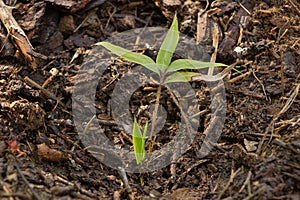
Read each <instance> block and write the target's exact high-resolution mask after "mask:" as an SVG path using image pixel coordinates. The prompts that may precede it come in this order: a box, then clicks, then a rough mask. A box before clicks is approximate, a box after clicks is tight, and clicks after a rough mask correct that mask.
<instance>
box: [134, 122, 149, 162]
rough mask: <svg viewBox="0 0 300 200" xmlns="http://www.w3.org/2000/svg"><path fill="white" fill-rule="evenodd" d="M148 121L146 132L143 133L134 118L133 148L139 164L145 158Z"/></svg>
mask: <svg viewBox="0 0 300 200" xmlns="http://www.w3.org/2000/svg"><path fill="white" fill-rule="evenodd" d="M147 127H148V123H146V125H145V128H144V132H143V135H142V132H141V129H140V128H139V125H138V123H137V121H136V118H134V123H133V129H132V140H133V149H134V154H135V159H136V163H137V164H138V165H139V164H141V163H142V162H143V160H144V159H145V138H146V133H147Z"/></svg>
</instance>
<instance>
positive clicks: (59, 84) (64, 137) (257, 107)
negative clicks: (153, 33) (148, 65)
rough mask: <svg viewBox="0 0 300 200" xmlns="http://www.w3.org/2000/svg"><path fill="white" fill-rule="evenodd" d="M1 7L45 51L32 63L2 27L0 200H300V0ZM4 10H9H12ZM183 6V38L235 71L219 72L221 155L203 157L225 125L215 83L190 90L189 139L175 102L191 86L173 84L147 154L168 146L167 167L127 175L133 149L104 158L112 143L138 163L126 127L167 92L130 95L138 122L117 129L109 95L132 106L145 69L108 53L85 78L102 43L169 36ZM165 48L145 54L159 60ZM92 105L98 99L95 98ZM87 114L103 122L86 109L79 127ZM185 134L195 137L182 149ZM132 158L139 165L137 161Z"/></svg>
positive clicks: (57, 1)
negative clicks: (126, 36)
mask: <svg viewBox="0 0 300 200" xmlns="http://www.w3.org/2000/svg"><path fill="white" fill-rule="evenodd" d="M3 2H4V3H5V4H6V5H8V6H11V7H5V9H8V10H9V12H12V15H11V17H13V18H14V19H15V20H16V23H17V24H18V25H19V26H20V28H21V29H22V30H23V31H24V33H25V34H26V36H27V37H28V41H29V42H30V43H31V45H32V47H33V48H34V51H35V52H36V53H38V54H33V57H34V61H32V60H31V61H28V57H30V55H31V54H27V55H26V54H25V55H24V49H20V45H19V46H18V45H16V44H17V42H16V41H21V38H19V39H18V38H16V37H14V34H15V32H13V31H11V32H10V33H8V32H7V28H6V26H5V23H4V22H3V21H2V23H1V24H0V44H1V53H0V198H1V199H7V200H8V199H9V200H10V199H116V200H118V199H292V200H296V199H300V95H299V89H300V83H299V79H300V63H299V61H300V58H299V57H300V4H299V2H298V1H296V0H284V1H277V0H267V1H260V0H257V1H250V0H241V1H231V0H227V1H212V0H207V1H182V0H174V1H158V0H153V1H151V0H147V1H140V0H132V1H126V0H106V1H105V0H96V1H90V0H78V1H73V0H69V1H61V0H44V1H36V0H33V1H27V0H23V1H19V0H15V1H13V0H6V1H3ZM11 8H12V9H11ZM0 9H1V13H0V15H1V16H3V15H4V11H3V9H4V8H3V7H1V8H0ZM175 12H177V16H178V20H179V29H180V31H181V33H183V34H185V35H187V36H189V37H190V38H194V39H195V41H196V42H197V43H198V44H199V45H201V47H203V48H202V49H205V53H206V54H207V55H208V58H209V59H210V57H212V58H213V59H214V58H215V59H216V62H222V63H225V64H227V65H232V64H234V65H235V66H236V67H235V68H236V70H231V71H230V72H228V73H227V74H226V75H225V76H224V78H223V84H224V87H225V97H226V109H225V110H226V113H224V114H226V115H225V118H224V126H223V127H222V130H221V135H220V137H219V138H218V141H217V143H216V144H213V148H212V149H211V151H210V152H209V153H208V154H206V155H205V156H201V155H199V150H200V149H201V146H203V145H206V144H205V138H206V136H207V134H211V133H212V132H214V131H218V130H216V129H214V127H217V126H218V124H217V123H215V124H214V119H216V117H218V116H215V115H214V112H212V111H214V109H215V108H214V104H212V102H214V98H213V97H211V95H210V94H211V92H212V90H213V88H214V87H217V86H218V85H214V87H212V88H210V87H208V85H207V84H206V83H205V81H197V82H195V81H190V82H189V83H188V84H189V86H190V88H191V91H186V90H184V91H185V93H184V94H183V96H188V95H190V93H191V92H192V93H194V98H195V101H196V104H197V105H198V106H195V107H193V106H191V105H190V104H188V105H187V108H188V110H190V111H193V112H195V113H196V115H195V116H197V124H198V125H197V127H196V131H195V133H193V134H192V135H191V134H190V133H189V131H181V132H180V131H178V130H181V129H179V128H178V127H179V125H178V124H180V123H182V121H181V120H182V118H184V114H183V113H181V112H180V111H181V106H180V105H178V104H177V103H176V101H177V100H178V99H177V98H176V95H175V96H174V94H178V92H180V91H181V90H182V88H181V86H180V85H179V86H178V87H176V89H175V90H174V91H170V90H169V89H168V88H166V87H163V89H162V91H161V98H160V100H159V103H160V106H159V116H158V119H159V120H158V121H160V122H163V123H161V125H160V126H158V127H156V129H158V130H157V132H158V134H156V136H155V137H154V138H155V139H154V138H153V139H152V140H151V141H150V137H148V139H147V140H146V148H148V147H150V146H151V148H152V151H153V152H159V153H158V154H154V157H155V158H159V157H160V156H162V155H169V156H166V158H167V161H168V162H169V164H168V165H166V166H163V167H157V166H160V164H161V162H166V160H163V159H161V160H159V159H158V161H157V162H156V165H153V166H152V167H153V168H155V167H157V169H155V170H153V171H151V170H150V171H147V172H144V173H126V170H125V168H126V167H125V168H122V167H120V168H114V167H112V166H111V165H113V166H117V165H120V166H123V165H122V163H121V162H120V160H119V159H118V156H126V155H124V154H120V155H117V156H116V155H115V152H119V151H108V150H107V149H106V146H105V145H107V143H109V144H111V145H112V146H113V147H114V148H115V149H117V150H120V149H125V150H126V151H127V152H131V155H134V154H133V143H132V137H131V135H130V133H129V132H130V128H131V127H130V126H129V125H130V123H132V121H130V120H133V118H134V117H137V119H138V122H139V124H140V125H141V127H142V126H144V125H145V123H146V121H149V122H151V121H152V120H153V119H152V113H153V108H154V105H155V101H156V95H157V91H158V85H157V84H155V83H147V84H142V86H140V87H138V88H137V89H136V90H135V91H134V92H133V94H130V95H131V96H129V97H130V101H129V105H128V116H129V119H130V120H129V121H121V122H120V121H118V120H117V118H116V116H115V113H118V112H119V110H120V109H122V107H121V106H120V107H117V106H115V107H112V106H111V105H112V100H111V99H112V98H111V97H112V94H113V92H114V90H115V89H116V88H117V87H118V91H119V93H118V94H119V95H117V96H118V97H119V98H120V99H118V100H117V101H116V103H122V98H123V97H124V99H125V98H127V96H128V88H130V86H131V85H130V84H133V83H134V81H135V80H130V82H128V84H121V85H120V84H119V85H118V82H120V81H122V78H123V77H125V76H126V74H130V73H133V71H135V70H136V69H137V68H138V67H140V66H138V65H136V64H134V63H130V62H127V61H126V60H123V59H120V58H114V59H113V58H112V59H109V60H108V61H107V63H108V66H107V69H105V70H104V71H103V73H101V74H97V77H96V78H97V79H98V80H99V82H97V85H96V86H97V87H96V90H95V91H91V90H90V87H89V84H90V83H91V81H92V80H93V79H90V78H91V77H92V78H95V75H96V72H97V71H96V70H97V69H91V68H89V69H88V70H84V69H85V66H86V63H88V62H90V60H89V59H90V57H91V56H93V55H96V54H97V55H98V54H101V52H98V50H99V48H98V47H95V46H93V44H95V43H96V42H100V41H104V40H106V39H108V38H111V37H112V36H114V35H116V34H118V33H122V32H124V31H128V30H132V29H135V28H147V27H163V28H168V27H169V26H170V24H171V22H172V19H173V16H174V13H175ZM2 19H3V17H2ZM10 20H11V19H10ZM8 21H9V20H8ZM11 30H14V29H13V28H12V29H11ZM21 36H22V35H21ZM213 41H214V42H213ZM216 41H218V42H217V43H218V44H217V45H216ZM23 45H24V44H23ZM21 46H22V45H21ZM25 50H26V49H25ZM157 50H158V49H151V48H146V47H145V48H143V49H137V50H136V51H137V52H139V53H143V54H145V55H148V56H150V57H152V58H155V56H156V54H157ZM26 56H27V57H26ZM174 59H178V57H176V56H175V57H174ZM93 62H96V63H97V62H98V60H94V61H93ZM99 62H100V61H99ZM102 62H103V61H102ZM219 70H220V71H222V70H223V69H221V68H220V69H219ZM145 76H147V75H143V73H138V74H137V76H136V81H137V82H138V83H141V82H143V80H144V79H143V77H145ZM123 80H124V78H123ZM78 83H80V84H82V85H84V86H85V87H86V88H84V90H83V91H81V92H83V93H81V94H83V95H82V99H81V101H75V102H74V95H76V94H75V93H76V89H74V85H76V84H78ZM184 89H185V88H184ZM90 94H94V95H90ZM122 95H124V96H122ZM126 95H127V96H126ZM90 100H92V102H93V104H92V105H90V104H88V103H86V102H89V101H90ZM91 108H92V109H95V111H96V112H95V114H93V115H88V116H89V117H90V118H84V117H85V115H82V118H83V119H82V120H84V121H82V122H84V123H82V124H80V125H79V124H78V123H77V124H76V120H75V118H76V116H77V118H78V115H80V113H86V112H87V110H88V109H91ZM114 109H115V110H114ZM120 112H121V111H120ZM74 113H77V115H76V116H74ZM159 117H160V118H159ZM79 118H80V117H79ZM122 119H123V118H122ZM127 119H128V118H126V120H127ZM94 122H96V123H94ZM211 124H212V125H211ZM93 125H97V126H93ZM99 126H100V127H101V130H102V132H101V135H97V134H92V135H87V133H88V132H93V131H94V133H98V132H97V131H99V128H98V127H99ZM82 127H83V128H82ZM128 127H129V128H128ZM185 128H188V125H184V130H185ZM156 129H155V130H156ZM186 135H188V136H192V137H186ZM84 138H88V139H89V140H88V143H86V142H83V141H85V140H84ZM178 138H185V139H182V141H181V142H179V143H176V142H175V145H173V143H172V142H173V141H174V140H177V141H178ZM191 138H192V140H191ZM107 141H109V142H107ZM186 143H188V144H189V145H187V146H185V144H186ZM168 145H169V146H168ZM172 145H173V146H172ZM176 145H177V146H176ZM165 146H167V147H170V148H173V149H172V150H173V151H166V150H165V148H164V147H165ZM183 147H184V151H183V149H181V148H183ZM170 148H169V149H170ZM167 149H168V148H167ZM178 149H179V151H176V150H178ZM178 152H179V153H178ZM114 156H115V157H117V158H116V159H115V157H114ZM172 156H173V157H172ZM162 157H163V156H162ZM163 158H164V157H163ZM130 159H131V160H130ZM127 161H128V163H130V162H131V163H134V162H135V160H134V156H131V157H130V156H128V160H127ZM127 161H126V162H127ZM118 162H120V164H118ZM116 163H117V164H116ZM123 167H124V166H123ZM142 167H144V168H147V167H149V166H147V165H143V166H142ZM124 170H125V171H124ZM137 172H138V171H137Z"/></svg>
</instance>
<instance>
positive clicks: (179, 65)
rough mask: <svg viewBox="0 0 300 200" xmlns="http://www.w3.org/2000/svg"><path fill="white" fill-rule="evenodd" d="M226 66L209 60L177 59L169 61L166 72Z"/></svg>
mask: <svg viewBox="0 0 300 200" xmlns="http://www.w3.org/2000/svg"><path fill="white" fill-rule="evenodd" d="M218 66H220V67H226V66H227V65H225V64H223V63H211V62H202V61H198V60H190V59H178V60H175V61H174V62H172V63H171V65H170V66H169V68H168V69H167V72H174V71H178V70H181V69H203V68H208V67H218Z"/></svg>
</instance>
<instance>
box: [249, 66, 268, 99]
mask: <svg viewBox="0 0 300 200" xmlns="http://www.w3.org/2000/svg"><path fill="white" fill-rule="evenodd" d="M252 74H253V76H254V78H255V79H256V80H257V81H258V83H259V84H260V86H261V87H262V89H263V92H264V95H265V96H266V100H267V101H270V99H269V98H268V96H267V93H266V90H265V86H264V84H263V83H262V82H261V80H259V79H258V78H257V76H256V74H255V72H254V71H253V72H252Z"/></svg>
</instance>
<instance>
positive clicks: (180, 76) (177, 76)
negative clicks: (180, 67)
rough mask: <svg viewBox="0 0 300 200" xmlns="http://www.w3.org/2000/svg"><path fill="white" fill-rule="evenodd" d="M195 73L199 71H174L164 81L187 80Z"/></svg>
mask: <svg viewBox="0 0 300 200" xmlns="http://www.w3.org/2000/svg"><path fill="white" fill-rule="evenodd" d="M197 75H199V73H196V72H175V73H173V74H171V75H170V76H168V77H167V78H166V80H165V82H164V83H173V82H189V81H190V80H191V78H192V77H193V76H197Z"/></svg>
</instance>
